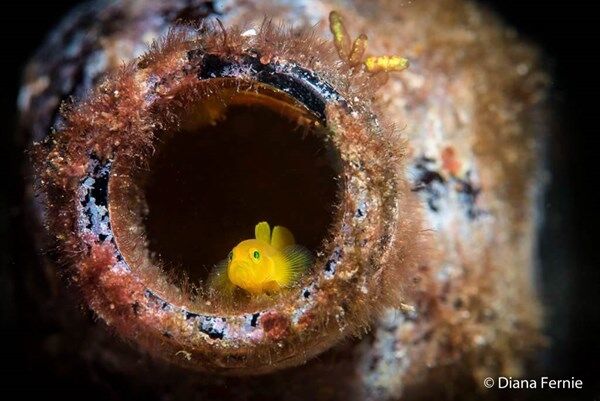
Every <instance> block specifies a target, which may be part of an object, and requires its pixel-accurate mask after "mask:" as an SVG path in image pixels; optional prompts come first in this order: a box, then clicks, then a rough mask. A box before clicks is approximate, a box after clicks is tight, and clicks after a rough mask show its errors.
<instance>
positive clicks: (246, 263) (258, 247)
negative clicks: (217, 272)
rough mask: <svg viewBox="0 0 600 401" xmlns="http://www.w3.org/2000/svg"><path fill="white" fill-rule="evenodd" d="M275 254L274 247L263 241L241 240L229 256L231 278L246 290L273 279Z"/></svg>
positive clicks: (228, 269) (228, 270)
mask: <svg viewBox="0 0 600 401" xmlns="http://www.w3.org/2000/svg"><path fill="white" fill-rule="evenodd" d="M273 254H274V250H273V249H272V247H271V246H270V245H269V244H267V243H265V242H263V241H260V240H256V239H250V240H246V241H242V242H240V243H239V244H238V245H237V246H236V247H235V248H233V250H232V251H231V252H230V253H229V256H228V259H229V262H228V268H227V275H228V276H229V280H231V282H232V283H233V284H235V285H237V286H238V287H241V288H243V289H246V290H251V289H254V288H256V287H260V286H261V285H262V284H263V283H265V282H267V281H269V280H272V279H271V278H270V277H271V276H272V269H273V265H274V262H273Z"/></svg>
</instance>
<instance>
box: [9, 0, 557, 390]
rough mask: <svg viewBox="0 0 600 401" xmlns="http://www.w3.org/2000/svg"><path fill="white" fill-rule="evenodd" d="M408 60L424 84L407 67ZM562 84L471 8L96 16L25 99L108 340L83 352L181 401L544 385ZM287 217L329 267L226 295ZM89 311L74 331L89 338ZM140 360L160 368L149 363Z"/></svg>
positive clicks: (26, 116) (160, 10)
mask: <svg viewBox="0 0 600 401" xmlns="http://www.w3.org/2000/svg"><path fill="white" fill-rule="evenodd" d="M334 10H335V11H337V12H338V13H339V14H330V13H331V11H334ZM265 15H267V16H268V19H267V20H265ZM331 15H334V16H341V19H343V21H344V25H342V28H344V26H345V28H344V30H343V31H340V29H338V28H339V27H338V28H335V27H334V26H332V27H331V32H333V33H334V38H332V35H331V32H330V24H333V23H335V22H336V21H337V20H336V18H331V17H330V16H331ZM346 30H347V32H346ZM336 32H342V34H339V35H336ZM360 34H362V35H360ZM365 34H366V35H365ZM346 36H347V37H356V38H358V39H357V40H356V41H355V42H354V43H352V42H351V41H350V42H348V45H344V43H343V40H345V37H346ZM367 36H368V39H367ZM334 39H335V40H334ZM152 41H156V42H155V44H154V45H153V46H152V47H150V49H149V48H148V46H149V45H150V43H152ZM367 43H368V45H367ZM344 46H346V48H347V49H346V50H343V49H344ZM148 49H149V50H148ZM340 49H342V50H340ZM348 49H349V50H348ZM357 49H358V50H357ZM365 49H366V55H364V56H363V52H364V51H365ZM384 55H387V56H385V57H386V58H384V57H380V58H377V56H384ZM397 55H401V56H402V57H406V59H408V60H409V62H410V67H409V68H408V69H406V70H403V71H401V72H392V71H391V70H393V66H394V65H396V66H399V65H400V64H402V63H403V61H402V60H403V59H401V58H400V57H399V56H397ZM344 56H347V57H344ZM368 56H370V58H363V57H368ZM394 57H396V58H394ZM366 60H370V61H366ZM122 61H126V62H127V64H126V65H124V66H123V65H121V62H122ZM363 61H364V63H363ZM377 63H379V64H377ZM382 66H383V67H382ZM404 66H405V65H404V64H402V68H404ZM384 67H386V68H388V67H389V68H388V69H387V70H385V68H384ZM382 69H384V70H385V71H382ZM397 69H401V68H397ZM545 84H546V76H545V74H544V73H543V72H542V71H541V69H540V66H539V64H538V56H537V54H536V52H535V50H534V49H532V48H531V47H529V46H527V45H525V44H523V43H521V42H520V41H519V39H518V37H517V35H516V34H515V33H514V31H512V30H510V29H508V28H505V27H504V26H502V24H501V23H499V22H498V21H497V20H496V18H495V17H494V16H493V15H491V14H490V13H488V12H487V11H485V10H482V9H481V8H479V7H477V6H476V5H474V4H472V3H469V2H462V1H451V0H447V1H440V2H435V3H433V4H432V3H431V2H427V3H425V2H416V3H414V4H409V5H398V4H397V3H395V2H392V1H389V2H388V1H378V2H367V1H364V2H363V1H353V2H347V3H344V6H343V8H340V5H339V4H338V3H337V2H328V1H319V2H317V1H309V0H304V1H294V2H281V1H244V2H236V1H222V2H216V1H215V2H185V1H175V0H173V1H166V2H165V1H144V2H142V1H123V2H119V1H117V2H110V3H104V2H97V3H91V4H89V5H85V6H82V7H80V8H79V9H77V10H75V11H74V12H73V13H72V14H71V15H69V16H68V17H67V18H66V19H65V20H64V21H63V22H62V23H61V25H60V26H59V27H58V28H57V29H56V30H55V31H54V32H53V33H52V35H51V36H50V37H49V39H48V42H47V43H46V44H45V45H44V47H42V49H41V50H40V51H39V52H38V54H37V55H36V56H35V57H34V58H33V60H32V61H31V63H30V65H29V67H28V70H27V74H26V80H25V83H24V85H23V89H22V91H21V95H20V99H19V102H20V103H19V104H20V108H21V128H22V130H23V131H24V132H25V133H26V135H28V136H29V137H30V138H31V140H32V141H33V142H36V143H37V144H36V145H35V146H34V147H33V154H34V155H35V156H34V158H35V161H34V164H35V168H36V176H35V177H36V178H35V180H34V182H32V185H35V186H36V187H37V189H38V193H39V194H40V196H39V197H38V198H35V199H34V198H32V200H31V201H32V202H36V203H35V204H33V203H32V205H33V206H34V208H33V209H34V210H35V211H36V212H37V215H38V216H39V222H40V223H41V225H43V226H45V227H46V229H47V232H48V233H49V234H50V235H49V236H48V237H49V244H52V246H55V247H56V249H57V251H56V255H53V256H55V257H53V260H52V261H48V263H49V266H55V265H54V264H53V263H55V262H56V260H59V261H60V265H61V266H63V265H64V266H65V267H64V269H65V271H66V272H68V277H69V278H70V280H71V281H72V282H75V283H77V286H71V287H68V288H62V287H61V289H60V290H59V291H60V292H62V293H69V296H70V297H73V299H78V298H79V297H83V299H84V300H85V303H86V304H87V305H88V306H89V307H90V308H91V310H92V311H94V313H95V314H96V315H97V316H99V317H100V321H102V322H103V323H102V324H100V323H96V324H95V325H94V327H91V328H87V329H86V333H88V334H87V337H86V338H87V339H85V340H83V341H81V343H80V344H78V345H79V346H80V347H81V349H82V352H81V354H82V356H81V357H82V358H89V359H93V360H97V361H104V362H101V363H104V364H106V361H107V360H113V361H117V362H115V363H113V364H112V366H111V367H110V369H111V370H114V371H116V372H119V374H124V375H130V376H131V377H135V378H136V380H137V382H138V383H139V384H140V385H141V386H152V385H151V384H150V382H151V381H152V379H151V377H156V375H159V376H161V377H164V380H165V381H164V382H165V383H167V382H171V381H173V380H175V381H177V382H178V383H180V388H179V389H178V390H177V391H174V390H166V389H165V388H162V387H161V385H157V384H154V386H158V387H161V388H160V389H158V390H157V391H159V392H164V391H171V392H174V393H175V394H176V395H177V394H179V395H182V394H185V392H186V391H189V389H191V388H196V386H198V385H199V383H202V386H201V388H202V390H201V391H204V392H206V394H212V393H213V391H214V389H215V388H221V386H222V385H223V383H224V382H225V383H227V388H226V389H223V390H222V391H223V394H222V395H223V396H224V397H227V396H230V397H236V396H240V394H246V395H247V394H252V396H254V395H256V396H259V395H264V394H269V396H270V397H272V398H281V397H287V398H289V399H295V398H298V399H303V398H304V397H305V396H307V395H308V394H310V395H311V397H312V398H316V399H321V398H322V399H329V398H331V397H332V394H335V396H336V397H339V398H340V399H348V397H351V398H354V399H395V398H399V397H401V396H404V397H407V398H411V397H427V396H429V395H432V396H435V394H439V392H444V391H446V390H447V388H448V386H449V385H450V386H451V387H457V388H464V391H473V388H480V387H479V386H476V385H474V383H479V382H480V380H481V378H483V377H486V376H496V375H499V374H502V375H504V376H513V377H514V376H519V375H520V374H522V373H523V369H524V367H525V363H526V362H527V359H528V357H529V356H530V355H531V352H532V351H533V350H534V349H535V348H536V346H537V345H538V344H539V343H540V338H539V334H538V330H539V328H540V324H541V322H540V312H539V307H538V303H537V298H536V294H535V290H534V284H533V277H534V266H535V244H536V232H535V230H536V218H537V212H536V206H537V204H536V196H537V192H538V191H539V189H540V187H541V185H543V181H544V179H543V174H542V173H543V172H542V170H541V167H540V162H539V155H538V153H539V148H540V144H542V143H543V140H544V137H543V134H544V133H543V128H544V127H543V124H542V122H543V111H544V109H543V102H544V94H545ZM71 96H73V97H74V98H75V100H74V101H73V103H71V104H69V105H68V106H65V107H63V110H62V111H60V110H59V105H60V103H61V101H64V100H67V99H69V98H70V97H71ZM274 127H277V128H276V129H274ZM51 128H52V129H51ZM209 133H211V134H210V135H211V136H204V137H202V135H203V134H204V135H209ZM265 133H268V134H265ZM227 135H229V136H233V138H235V141H234V142H232V141H230V140H228V139H227V138H228V137H227ZM240 135H241V136H240ZM244 135H245V136H244ZM186 138H187V139H186ZM208 138H211V139H208ZM306 141H309V142H306ZM260 144H263V146H260ZM286 146H287V148H286ZM194 149H197V151H195V150H194ZM207 149H210V152H208V150H207ZM186 152H188V153H190V154H191V156H185V155H186V154H187V153H186ZM195 153H197V155H198V156H197V159H194V157H193V155H194V154H195ZM263 153H264V154H263ZM276 153H277V154H279V153H284V154H285V156H286V157H281V158H279V159H277V162H276V163H271V164H268V161H269V160H271V156H269V155H273V154H276ZM178 155H181V157H179V156H178ZM215 155H216V156H215ZM219 155H223V157H219ZM223 158H225V160H224V159H223ZM157 160H158V161H157ZM182 160H185V162H182ZM221 162H222V163H221ZM178 163H179V164H178ZM196 163H197V165H198V166H197V167H194V168H191V167H190V164H196ZM203 163H204V164H203ZM169 166H171V167H169ZM202 166H206V167H202ZM214 166H218V167H214ZM236 166H237V167H236ZM246 166H247V167H246ZM261 166H262V167H261ZM188 167H189V168H188ZM211 167H212V169H211ZM168 168H172V170H168ZM165 171H173V172H175V173H174V174H175V175H176V177H174V178H173V180H175V181H177V180H179V181H177V182H180V184H177V185H173V186H171V185H170V184H169V179H168V175H165V174H164V172H165ZM294 171H295V172H296V173H297V172H301V173H300V174H296V173H294ZM223 172H226V173H227V174H225V173H223ZM161 174H163V175H162V176H161ZM294 174H296V175H294ZM204 176H206V179H198V177H204ZM225 176H226V177H227V179H226V184H224V182H223V177H225ZM157 177H158V178H157ZM160 177H162V178H160ZM165 177H166V178H165ZM289 177H294V179H288V178H289ZM159 179H162V180H163V181H160V182H162V183H163V184H159V185H156V182H159V181H157V180H159ZM175 181H174V182H175ZM163 185H169V188H178V189H171V190H170V191H167V192H165V193H164V194H161V186H163ZM178 191H181V192H178ZM172 192H173V193H172ZM280 193H281V194H282V195H278V194H280ZM265 194H268V196H265ZM285 194H288V195H289V194H294V195H292V196H287V197H286V196H285ZM315 194H319V196H314V195H315ZM215 199H218V200H219V201H214V200H215ZM178 202H179V203H178ZM178 204H180V205H182V206H180V207H178V206H177V205H178ZM190 205H198V206H197V207H190ZM207 205H210V207H208V206H207ZM186 213H187V214H186ZM157 214H160V216H161V217H156V216H157ZM188 216H189V217H188ZM270 218H274V219H280V220H281V223H282V224H283V223H286V221H289V222H292V224H293V225H295V226H296V227H291V228H292V230H293V231H296V232H298V233H299V240H302V241H303V242H305V243H307V244H310V246H311V247H312V248H313V249H312V251H313V252H314V254H315V256H316V261H315V264H314V266H313V267H312V269H311V271H310V272H309V273H308V274H306V275H305V276H304V277H303V278H302V279H301V280H300V281H299V282H298V283H297V284H296V285H295V286H292V287H291V288H289V289H286V290H285V291H283V292H282V293H280V294H277V295H276V296H266V297H261V298H253V297H249V298H244V299H242V300H236V301H235V302H223V300H222V299H221V297H219V296H218V295H217V296H215V294H214V293H213V292H211V289H210V288H208V287H207V285H206V284H205V283H203V284H202V283H201V282H202V279H203V278H206V271H209V270H210V266H211V265H213V264H214V263H216V262H218V259H219V258H220V256H219V255H221V257H222V258H224V257H225V256H226V254H227V253H226V251H225V250H224V249H227V247H229V248H231V245H234V244H235V243H236V242H238V241H239V240H240V239H242V238H239V236H240V235H241V234H240V233H241V232H244V231H243V230H245V228H244V227H248V226H249V225H250V222H251V221H259V219H270ZM190 221H192V222H193V224H192V223H190V224H189V225H186V222H190ZM209 222H210V223H209ZM285 225H286V226H287V225H289V224H288V223H286V224H285ZM161 227H164V229H161ZM180 227H186V228H185V229H184V230H182V231H181V234H179V235H177V233H178V229H179V228H180ZM249 228H251V226H250V227H249ZM163 231H164V232H168V233H170V234H168V235H163V234H162V233H163ZM159 237H160V238H159ZM236 238H237V239H236ZM232 243H233V244H232ZM196 247H199V248H201V249H202V250H201V251H198V250H195V249H196ZM169 252H171V255H179V256H181V258H180V259H177V261H174V260H172V259H173V258H174V257H171V259H169V256H168V254H169ZM199 252H200V253H199ZM188 253H189V255H188ZM198 254H201V255H203V256H202V258H207V259H210V260H206V261H204V262H203V263H205V264H206V266H201V267H198V266H197V265H196V264H197V263H196V262H193V263H191V262H189V261H190V260H193V261H196V259H193V257H194V255H198ZM190 255H191V256H190ZM185 261H188V263H186V262H185ZM191 264H192V265H194V266H189V265H191ZM60 269H63V267H60V268H59V267H55V268H50V271H52V270H56V272H57V273H58V270H60ZM182 270H183V271H185V272H187V275H188V276H192V278H193V279H192V280H187V281H186V280H180V279H179V278H176V276H179V275H180V273H181V271H182ZM173 272H175V273H173ZM178 272H179V273H178ZM48 279H49V280H56V278H55V277H52V273H50V274H49V277H48ZM196 279H200V280H199V281H198V280H196ZM204 281H206V280H204ZM190 283H191V285H190ZM75 293H76V294H75ZM72 302H76V301H72ZM74 312H75V313H76V311H73V310H69V309H68V308H66V309H65V308H63V309H62V310H61V312H57V313H56V317H55V319H56V320H57V321H59V322H61V321H62V323H61V324H63V325H64V327H69V330H72V319H73V318H72V314H73V313H74ZM68 320H71V323H70V324H65V321H68ZM84 320H85V319H83V318H81V317H79V318H78V320H77V322H78V323H77V324H81V325H86V327H87V326H89V323H87V322H85V321H84ZM109 331H112V332H114V333H116V334H117V335H118V336H121V337H123V338H124V339H126V340H127V341H128V342H129V343H130V345H131V346H130V345H127V346H125V347H124V346H123V345H122V344H112V343H114V342H115V341H114V340H113V339H111V338H110V335H107V334H106V333H107V332H109ZM65 338H68V335H66V336H65ZM100 344H102V345H100ZM139 350H141V351H142V354H146V353H149V354H150V355H152V356H153V357H157V358H156V359H154V358H153V359H151V361H152V362H151V364H150V365H148V367H146V368H143V369H142V368H140V367H139V365H138V364H136V363H135V361H136V360H137V359H138V358H140V357H141V356H140V355H141V354H139V353H138V352H139ZM317 355H320V357H319V358H317V359H313V358H314V357H315V356H317ZM172 366H173V368H171V367H172ZM174 366H178V367H177V368H175V367H174ZM170 369H174V371H176V372H178V373H172V372H171V373H169V374H167V373H166V372H167V371H169V370H170ZM194 371H196V372H197V371H200V372H202V376H201V377H198V374H197V373H196V374H194V373H190V372H194ZM259 373H263V374H266V375H264V376H260V377H258V378H254V379H250V378H241V377H239V376H246V375H256V374H259ZM223 374H224V375H229V376H234V377H230V378H224V377H221V376H220V375H223ZM182 377H183V378H184V379H182ZM307 382H310V383H313V384H312V385H310V386H307V385H306V383H307ZM252 383H254V384H252ZM256 383H263V384H266V383H268V384H269V385H268V386H260V387H261V388H262V389H261V390H255V391H251V390H250V386H252V388H253V389H254V388H255V386H256ZM186 389H187V390H186ZM195 391H196V390H195Z"/></svg>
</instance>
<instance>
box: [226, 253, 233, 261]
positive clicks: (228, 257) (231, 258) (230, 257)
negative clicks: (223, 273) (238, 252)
mask: <svg viewBox="0 0 600 401" xmlns="http://www.w3.org/2000/svg"><path fill="white" fill-rule="evenodd" d="M227 259H229V261H230V262H231V261H232V260H233V251H231V252H229V255H227Z"/></svg>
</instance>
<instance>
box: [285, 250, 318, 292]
mask: <svg viewBox="0 0 600 401" xmlns="http://www.w3.org/2000/svg"><path fill="white" fill-rule="evenodd" d="M281 255H282V259H283V264H284V266H283V268H284V274H283V277H282V279H281V281H280V285H281V286H282V287H289V286H290V285H292V284H293V283H294V282H295V281H296V280H298V278H300V276H301V275H302V274H304V272H305V271H306V270H308V268H309V267H311V266H312V264H313V256H312V254H311V253H310V251H309V250H308V249H306V248H305V247H303V246H302V245H292V246H288V247H285V248H284V249H283V250H282V251H281Z"/></svg>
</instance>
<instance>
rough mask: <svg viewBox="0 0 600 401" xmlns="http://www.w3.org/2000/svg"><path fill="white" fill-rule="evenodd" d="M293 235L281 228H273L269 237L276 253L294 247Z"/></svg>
mask: <svg viewBox="0 0 600 401" xmlns="http://www.w3.org/2000/svg"><path fill="white" fill-rule="evenodd" d="M295 243H296V241H295V240H294V235H293V234H292V232H291V231H290V230H288V229H287V228H285V227H282V226H275V228H273V235H272V236H271V246H272V247H273V248H275V249H277V250H278V251H281V250H282V249H283V248H285V247H288V246H291V245H294V244H295Z"/></svg>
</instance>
